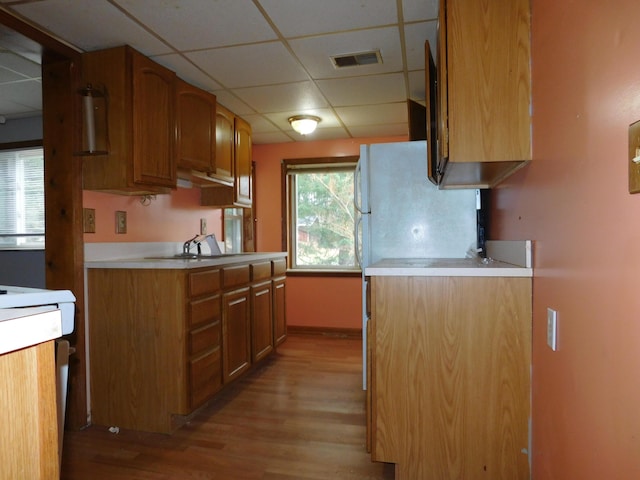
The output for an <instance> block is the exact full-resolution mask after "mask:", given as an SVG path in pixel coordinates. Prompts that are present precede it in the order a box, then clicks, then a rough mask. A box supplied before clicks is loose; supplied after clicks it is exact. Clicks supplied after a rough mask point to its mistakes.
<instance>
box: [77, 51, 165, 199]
mask: <svg viewBox="0 0 640 480" xmlns="http://www.w3.org/2000/svg"><path fill="white" fill-rule="evenodd" d="M82 72H83V81H84V82H85V83H90V84H92V85H93V86H94V87H97V88H100V89H104V90H105V91H106V94H107V102H108V135H109V145H108V150H109V151H108V154H106V155H98V156H93V157H86V158H85V160H84V171H83V182H84V188H85V189H88V190H100V191H108V192H113V193H124V194H131V195H136V194H144V193H166V192H168V191H169V189H171V188H175V186H176V160H175V158H176V155H175V136H176V122H175V118H176V116H175V80H176V76H175V74H174V73H173V72H172V71H171V70H168V69H167V68H164V67H163V66H161V65H158V64H157V63H155V62H153V61H152V60H150V59H148V58H147V57H145V56H143V55H141V54H140V53H139V52H137V51H136V50H134V49H132V48H131V47H128V46H123V47H116V48H111V49H107V50H101V51H96V52H88V53H85V54H83V55H82Z"/></svg>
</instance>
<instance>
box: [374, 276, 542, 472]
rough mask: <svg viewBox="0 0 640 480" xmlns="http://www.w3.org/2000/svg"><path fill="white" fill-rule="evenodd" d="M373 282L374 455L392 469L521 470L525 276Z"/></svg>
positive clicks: (526, 378)
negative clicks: (462, 297)
mask: <svg viewBox="0 0 640 480" xmlns="http://www.w3.org/2000/svg"><path fill="white" fill-rule="evenodd" d="M373 282H374V283H373V292H372V300H373V317H374V318H373V321H374V323H373V324H372V328H373V331H372V332H371V333H372V335H373V336H374V339H373V342H374V343H373V345H372V348H373V350H372V352H371V355H372V362H371V363H372V365H371V366H372V368H373V370H372V372H371V374H372V385H371V386H372V389H373V391H372V402H373V405H372V406H373V418H372V421H373V425H372V433H373V445H372V447H373V458H374V460H378V461H385V462H392V463H397V464H398V465H397V466H396V472H397V473H396V475H397V478H411V479H414V478H438V479H451V480H454V479H459V478H491V479H495V480H516V479H517V480H527V479H529V463H528V456H527V453H526V452H527V449H528V446H529V445H528V443H529V431H528V428H529V418H530V395H531V393H530V388H529V387H530V366H531V279H529V278H506V277H478V278H473V277H373ZM462 295H463V296H464V301H460V297H461V296H462ZM398 472H400V475H399V476H398Z"/></svg>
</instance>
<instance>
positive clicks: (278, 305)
mask: <svg viewBox="0 0 640 480" xmlns="http://www.w3.org/2000/svg"><path fill="white" fill-rule="evenodd" d="M286 280H287V279H286V277H278V278H274V279H273V342H274V346H276V347H277V346H278V345H280V344H281V343H282V342H284V341H285V340H286V339H287V316H286V314H285V292H286V289H287V288H286V285H287V282H286Z"/></svg>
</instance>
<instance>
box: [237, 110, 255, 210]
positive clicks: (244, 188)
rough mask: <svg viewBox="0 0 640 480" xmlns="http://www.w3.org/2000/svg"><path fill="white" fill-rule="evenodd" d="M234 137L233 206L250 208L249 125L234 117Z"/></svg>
mask: <svg viewBox="0 0 640 480" xmlns="http://www.w3.org/2000/svg"><path fill="white" fill-rule="evenodd" d="M235 136H236V144H235V168H236V171H235V177H236V179H235V181H236V185H235V187H236V195H235V196H236V198H235V204H236V205H237V206H244V207H251V201H252V199H251V187H252V185H251V183H252V178H251V125H249V124H248V123H247V122H245V121H244V120H242V119H241V118H239V117H236V119H235Z"/></svg>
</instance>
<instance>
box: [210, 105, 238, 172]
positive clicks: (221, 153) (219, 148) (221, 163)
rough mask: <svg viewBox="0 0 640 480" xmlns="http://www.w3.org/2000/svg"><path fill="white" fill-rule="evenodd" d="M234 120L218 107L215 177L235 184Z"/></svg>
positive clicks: (229, 113) (229, 114) (232, 116)
mask: <svg viewBox="0 0 640 480" xmlns="http://www.w3.org/2000/svg"><path fill="white" fill-rule="evenodd" d="M234 119H235V115H234V114H233V113H232V112H230V111H229V110H227V109H226V108H224V107H223V106H221V105H218V106H217V108H216V158H215V177H216V178H219V179H221V180H226V181H227V182H229V184H231V183H232V182H233V175H234V169H233V155H234V144H235V138H234V128H235V127H234Z"/></svg>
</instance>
